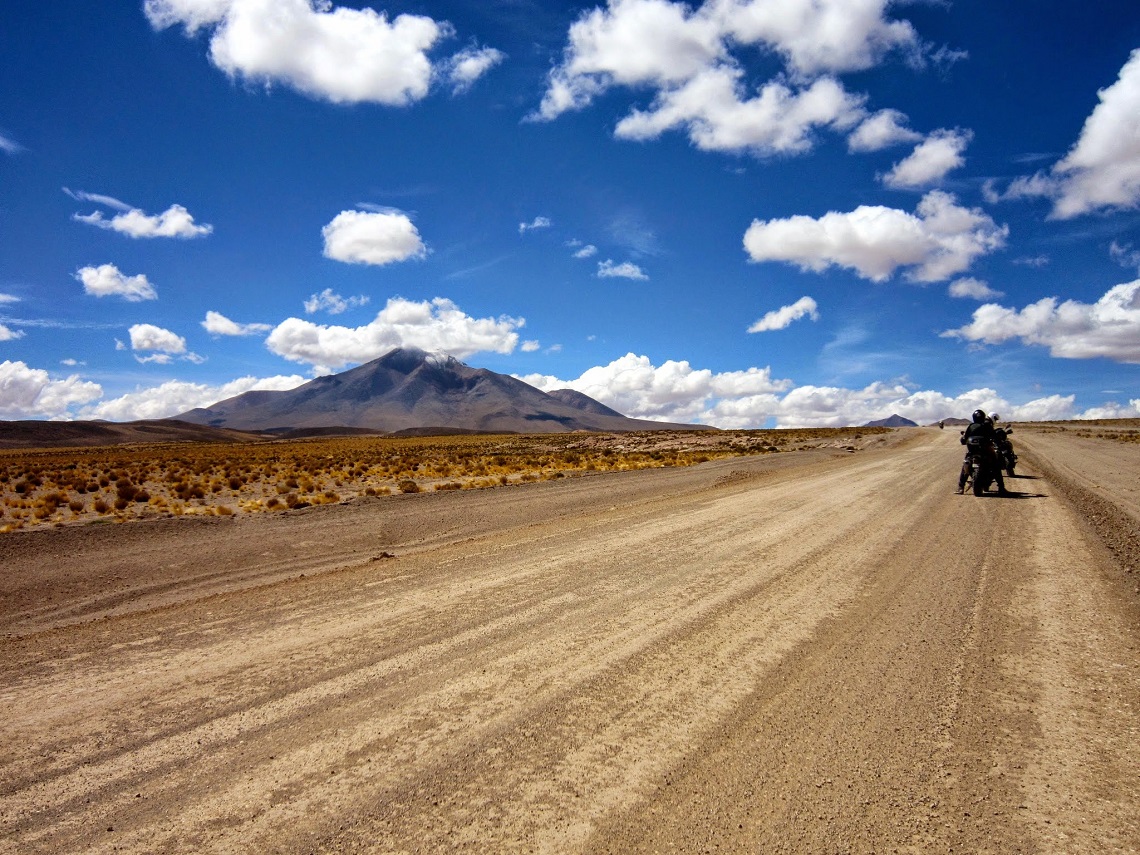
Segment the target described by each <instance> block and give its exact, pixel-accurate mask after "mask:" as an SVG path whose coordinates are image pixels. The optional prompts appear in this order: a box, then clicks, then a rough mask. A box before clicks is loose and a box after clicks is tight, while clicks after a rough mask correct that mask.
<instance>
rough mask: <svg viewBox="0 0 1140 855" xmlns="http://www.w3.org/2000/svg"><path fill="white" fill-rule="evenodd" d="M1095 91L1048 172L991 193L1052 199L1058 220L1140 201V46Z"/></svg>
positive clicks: (1117, 208) (1132, 205)
mask: <svg viewBox="0 0 1140 855" xmlns="http://www.w3.org/2000/svg"><path fill="white" fill-rule="evenodd" d="M1097 96H1098V98H1099V103H1098V104H1097V106H1096V107H1095V108H1094V109H1093V111H1092V113H1091V114H1090V115H1089V117H1088V118H1087V119H1086V120H1085V124H1084V127H1083V128H1082V129H1081V133H1080V136H1079V137H1078V139H1077V141H1076V143H1075V144H1074V145H1073V147H1072V149H1070V151H1069V153H1068V154H1066V155H1065V157H1063V158H1062V159H1061V160H1059V161H1058V162H1057V163H1056V164H1054V166H1053V168H1052V169H1051V170H1050V171H1048V172H1038V173H1036V174H1034V175H1027V176H1022V177H1020V178H1017V179H1015V180H1014V181H1013V182H1011V183H1010V185H1009V186H1008V188H1007V189H1006V190H1005V192H1003V193H998V192H997V191H996V190H994V189H993V188H992V187H991V188H990V189H989V192H990V194H991V195H992V196H993V197H994V198H995V199H1024V198H1032V197H1044V198H1048V199H1052V200H1053V210H1052V213H1051V214H1050V216H1051V217H1053V218H1056V219H1071V218H1072V217H1077V216H1080V215H1082V214H1089V213H1092V212H1095V211H1101V210H1121V209H1124V210H1126V209H1131V208H1135V207H1137V206H1138V205H1140V48H1138V49H1136V50H1134V51H1133V52H1132V54H1131V55H1130V56H1129V58H1128V61H1127V62H1126V63H1125V64H1124V66H1123V68H1121V69H1120V75H1119V77H1118V78H1117V80H1116V82H1115V83H1113V84H1112V85H1111V86H1109V87H1107V88H1105V89H1102V90H1100V91H1099V92H1098V93H1097Z"/></svg>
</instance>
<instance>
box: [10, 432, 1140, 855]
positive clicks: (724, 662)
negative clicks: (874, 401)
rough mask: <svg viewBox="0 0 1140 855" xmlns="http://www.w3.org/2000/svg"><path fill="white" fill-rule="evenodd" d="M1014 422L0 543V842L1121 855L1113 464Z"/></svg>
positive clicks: (1125, 483)
mask: <svg viewBox="0 0 1140 855" xmlns="http://www.w3.org/2000/svg"><path fill="white" fill-rule="evenodd" d="M1017 437H1020V439H1019V442H1020V445H1019V448H1021V450H1022V452H1023V457H1022V465H1021V467H1020V474H1021V475H1022V477H1020V478H1017V479H1013V480H1011V481H1010V482H1009V486H1010V488H1011V489H1013V490H1014V491H1015V492H1016V493H1017V495H1016V496H1015V497H1014V498H1011V499H999V498H997V497H988V496H987V497H984V498H974V497H973V496H957V495H954V493H953V488H954V486H955V484H956V479H957V467H958V464H959V461H960V459H961V451H960V446H959V445H958V443H957V438H958V437H957V432H956V431H951V430H947V431H938V430H934V429H918V430H912V431H900V432H899V433H898V439H899V441H898V442H897V444H895V445H894V447H890V448H887V447H879V448H874V449H869V450H865V451H859V452H857V453H847V452H844V451H841V450H834V449H833V450H825V449H821V450H816V451H811V452H801V453H796V454H779V455H767V456H763V457H753V458H740V459H737V460H728V461H716V462H712V463H708V464H704V465H701V466H698V467H693V468H688V469H661V470H650V471H644V472H629V473H621V474H607V475H599V476H594V477H586V478H579V479H566V480H562V481H552V482H545V483H537V484H532V485H528V486H524V487H518V488H509V489H502V490H494V491H480V492H471V491H464V492H454V493H434V494H433V493H428V494H420V495H409V496H401V497H395V498H388V499H382V500H381V499H377V500H370V501H369V500H362V501H357V502H354V503H352V504H349V505H329V506H322V507H316V508H310V509H306V510H304V511H300V512H291V513H289V514H286V515H277V516H263V515H258V516H249V517H235V518H229V519H220V518H215V519H201V520H169V521H158V522H153V523H138V524H132V525H124V526H113V527H110V526H104V527H98V526H95V527H76V528H71V527H68V528H60V529H53V530H43V531H36V532H20V533H13V534H9V535H5V536H3V537H0V566H2V567H3V571H2V574H0V576H2V578H0V593H2V594H3V597H2V599H0V744H3V745H4V746H5V750H4V751H3V752H0V852H13V853H15V852H20V853H26V852H53V853H54V852H83V851H97V852H103V851H106V852H111V851H120V852H139V853H141V852H187V851H194V852H288V853H293V852H356V851H361V852H409V853H421V852H422V853H429V852H449V851H460V850H467V851H477V852H496V851H528V852H615V853H616V852H667V851H668V852H766V853H767V852H951V851H954V852H959V851H965V852H1000V853H1008V852H1057V853H1079V852H1089V853H1092V852H1096V853H1102V852H1136V851H1140V802H1138V801H1137V799H1136V793H1137V792H1138V791H1140V738H1138V737H1140V639H1138V638H1137V627H1138V626H1140V608H1138V604H1140V596H1138V591H1137V589H1136V578H1137V573H1140V568H1136V567H1135V557H1136V553H1135V552H1130V551H1129V547H1128V544H1129V543H1131V542H1132V541H1131V540H1129V538H1132V537H1135V521H1136V518H1137V517H1136V495H1135V492H1134V489H1135V486H1136V484H1137V475H1140V455H1138V451H1137V446H1136V445H1135V444H1132V445H1128V444H1124V443H1119V442H1113V441H1110V440H1096V439H1082V440H1080V441H1079V442H1077V441H1073V440H1072V438H1069V437H1066V436H1064V435H1062V434H1046V433H1032V432H1025V434H1024V435H1023V434H1021V433H1019V434H1018V435H1017ZM1017 437H1015V438H1017ZM1120 473H1125V474H1123V475H1121V474H1120ZM1129 490H1132V491H1133V492H1131V493H1129ZM1130 526H1131V528H1130ZM1129 571H1132V572H1129Z"/></svg>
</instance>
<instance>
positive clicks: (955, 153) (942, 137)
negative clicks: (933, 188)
mask: <svg viewBox="0 0 1140 855" xmlns="http://www.w3.org/2000/svg"><path fill="white" fill-rule="evenodd" d="M972 138H973V134H972V133H971V132H970V131H961V130H953V131H947V130H940V131H935V132H934V133H932V134H931V135H930V136H928V137H927V138H926V139H925V140H923V141H922V142H921V143H919V144H918V145H917V146H915V149H914V151H913V152H911V154H910V156H909V157H906V158H904V159H903V160H900V161H899V162H898V163H896V164H895V165H894V167H893V168H892V169H891V171H890V172H888V173H887V174H886V175H884V176H883V179H882V180H883V183H884V184H886V185H887V186H888V187H893V188H895V189H915V188H919V187H929V186H930V185H932V184H937V183H938V182H939V181H941V180H942V179H943V178H945V177H946V173H948V172H950V170H952V169H957V168H958V167H960V166H962V164H964V163H965V162H966V159H965V158H964V157H962V152H964V151H965V150H966V146H968V145H969V144H970V140H971V139H972Z"/></svg>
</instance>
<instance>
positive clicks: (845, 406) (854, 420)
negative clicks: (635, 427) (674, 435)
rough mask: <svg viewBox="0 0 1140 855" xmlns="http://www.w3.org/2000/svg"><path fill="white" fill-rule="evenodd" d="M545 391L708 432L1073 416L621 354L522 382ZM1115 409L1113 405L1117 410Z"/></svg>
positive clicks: (885, 386)
mask: <svg viewBox="0 0 1140 855" xmlns="http://www.w3.org/2000/svg"><path fill="white" fill-rule="evenodd" d="M520 379H521V380H524V381H525V382H527V383H530V384H531V385H533V386H536V387H537V388H539V389H542V390H544V391H551V390H553V389H561V388H571V389H576V390H578V391H579V392H583V393H585V394H587V395H589V396H590V397H591V398H594V399H596V400H598V401H601V402H602V403H603V404H606V405H607V406H609V407H613V408H614V409H615V410H618V411H619V412H621V413H624V414H626V415H629V416H633V417H635V418H644V419H653V420H656V421H669V422H684V423H697V424H707V425H713V426H715V427H720V428H724V429H747V428H758V427H764V426H765V425H769V424H771V425H775V426H776V427H785V428H790V427H844V426H847V425H862V424H866V423H867V422H870V421H873V420H875V419H882V418H886V417H887V416H890V415H892V414H894V413H898V414H899V415H900V416H903V417H905V418H908V419H911V420H912V421H914V422H917V423H918V424H930V423H932V422H935V421H937V420H938V419H942V418H946V417H949V416H958V417H963V416H968V415H969V414H970V413H971V412H973V411H974V410H975V409H977V408H978V407H982V408H983V409H985V410H986V411H987V412H992V411H994V410H997V411H999V412H1001V413H1002V414H1003V417H1004V418H1005V419H1006V420H1007V421H1011V420H1029V419H1068V418H1073V417H1075V415H1076V413H1075V409H1074V406H1073V401H1074V396H1072V395H1069V396H1060V395H1048V396H1044V397H1042V398H1038V399H1036V400H1033V401H1027V402H1025V403H1023V404H1012V403H1011V402H1009V401H1008V400H1006V399H1005V398H1003V397H1002V396H1001V395H999V394H998V393H997V392H996V391H995V390H993V389H985V388H983V389H973V390H970V391H968V392H964V393H962V394H961V395H957V396H949V395H946V394H943V393H942V392H938V391H935V390H929V389H917V388H915V387H913V386H910V385H907V384H905V383H900V382H881V381H877V382H874V383H870V384H868V385H866V386H864V387H862V388H858V389H848V388H844V387H839V386H795V385H794V384H793V383H792V381H791V380H777V379H773V377H772V373H771V369H770V368H749V369H748V370H746V371H728V372H723V373H714V372H712V371H710V370H708V369H700V368H694V367H693V366H692V365H690V364H689V363H688V362H686V361H674V360H669V361H666V362H664V363H662V364H661V365H654V364H653V362H652V361H651V360H650V359H649V358H648V357H646V356H638V355H636V354H633V353H629V354H626V355H625V356H623V357H621V358H620V359H616V360H614V361H613V362H611V363H609V364H608V365H601V366H596V367H594V368H590V369H588V370H586V371H585V372H583V373H582V375H581V376H580V377H578V378H577V379H574V380H561V379H559V378H557V377H551V376H547V375H530V376H525V377H521V378H520ZM1117 406H1118V405H1117Z"/></svg>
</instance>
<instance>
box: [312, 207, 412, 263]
mask: <svg viewBox="0 0 1140 855" xmlns="http://www.w3.org/2000/svg"><path fill="white" fill-rule="evenodd" d="M321 234H322V235H323V236H324V239H325V257H327V258H332V259H335V260H336V261H345V262H348V263H349V264H376V265H383V264H391V263H393V262H396V261H407V260H408V259H410V258H424V257H425V256H426V255H427V247H426V246H424V242H423V240H422V239H421V238H420V233H419V231H417V230H416V227H415V225H413V223H412V221H411V219H410V218H409V217H408V215H407V214H404V213H401V212H399V211H341V212H340V213H339V214H337V215H336V216H335V217H334V218H333V220H332V222H330V223H329V224H328V225H327V226H325V227H324V228H323V229H321Z"/></svg>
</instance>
